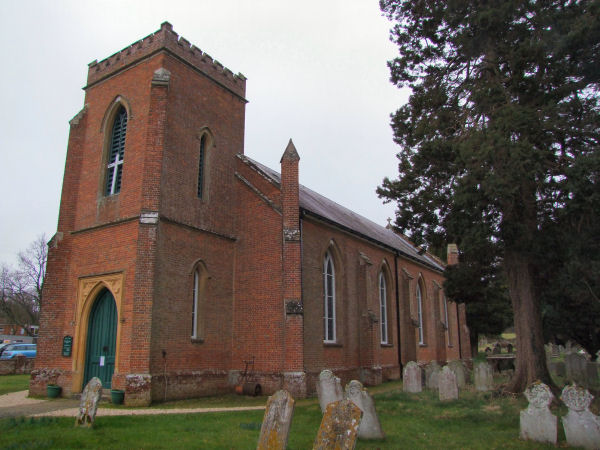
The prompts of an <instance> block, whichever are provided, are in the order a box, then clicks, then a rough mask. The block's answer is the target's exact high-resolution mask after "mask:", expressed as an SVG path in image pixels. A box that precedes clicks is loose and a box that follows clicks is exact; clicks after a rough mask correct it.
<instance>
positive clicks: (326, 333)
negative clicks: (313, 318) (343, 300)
mask: <svg viewBox="0 0 600 450" xmlns="http://www.w3.org/2000/svg"><path fill="white" fill-rule="evenodd" d="M329 268H331V273H329ZM328 277H330V278H331V283H330V284H328V283H327V281H328ZM329 285H330V286H331V292H329V289H328V286H329ZM335 303H336V298H335V264H334V261H333V258H332V257H331V254H330V253H329V252H327V253H326V254H325V259H324V260H323V342H325V343H334V342H336V339H337V335H336V323H335ZM330 304H331V308H329V306H330ZM329 310H331V317H330V316H329ZM330 336H331V337H330Z"/></svg>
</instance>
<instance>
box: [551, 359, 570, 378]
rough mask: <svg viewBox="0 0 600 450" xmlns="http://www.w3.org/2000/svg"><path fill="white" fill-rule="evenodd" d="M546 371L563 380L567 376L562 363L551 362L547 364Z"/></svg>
mask: <svg viewBox="0 0 600 450" xmlns="http://www.w3.org/2000/svg"><path fill="white" fill-rule="evenodd" d="M548 370H549V371H550V373H551V374H552V375H554V376H555V377H561V378H564V377H566V376H567V369H566V366H565V363H564V361H552V362H550V363H549V364H548Z"/></svg>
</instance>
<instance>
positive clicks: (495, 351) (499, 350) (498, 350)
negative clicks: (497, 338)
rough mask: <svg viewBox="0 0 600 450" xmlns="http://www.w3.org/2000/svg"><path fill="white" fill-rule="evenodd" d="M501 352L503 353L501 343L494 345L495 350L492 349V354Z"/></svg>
mask: <svg viewBox="0 0 600 450" xmlns="http://www.w3.org/2000/svg"><path fill="white" fill-rule="evenodd" d="M500 353H502V347H500V344H496V345H494V351H492V354H493V355H499V354H500Z"/></svg>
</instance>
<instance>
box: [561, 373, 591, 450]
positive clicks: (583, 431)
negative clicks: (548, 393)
mask: <svg viewBox="0 0 600 450" xmlns="http://www.w3.org/2000/svg"><path fill="white" fill-rule="evenodd" d="M560 399H561V400H562V401H563V402H564V403H565V405H567V407H568V408H569V412H568V413H567V415H566V416H564V417H563V418H562V424H563V428H564V429H565V436H566V438H567V443H568V444H569V445H571V446H573V447H583V448H589V449H600V417H598V416H596V415H595V414H593V413H592V412H591V411H590V409H589V407H590V403H592V400H593V399H594V396H593V395H592V394H590V392H589V391H588V390H587V389H585V388H583V387H581V386H576V385H575V384H574V385H572V386H565V388H564V389H563V391H562V394H561V396H560Z"/></svg>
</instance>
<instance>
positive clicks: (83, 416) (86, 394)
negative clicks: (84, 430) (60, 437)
mask: <svg viewBox="0 0 600 450" xmlns="http://www.w3.org/2000/svg"><path fill="white" fill-rule="evenodd" d="M101 396H102V382H101V381H100V379H99V378H98V377H94V378H92V379H91V380H90V381H89V382H88V384H87V385H86V386H85V389H84V390H83V393H82V394H81V401H80V403H79V413H78V414H77V419H76V421H75V425H83V426H87V427H91V426H93V425H94V420H96V411H97V410H98V402H99V401H100V397H101Z"/></svg>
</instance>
